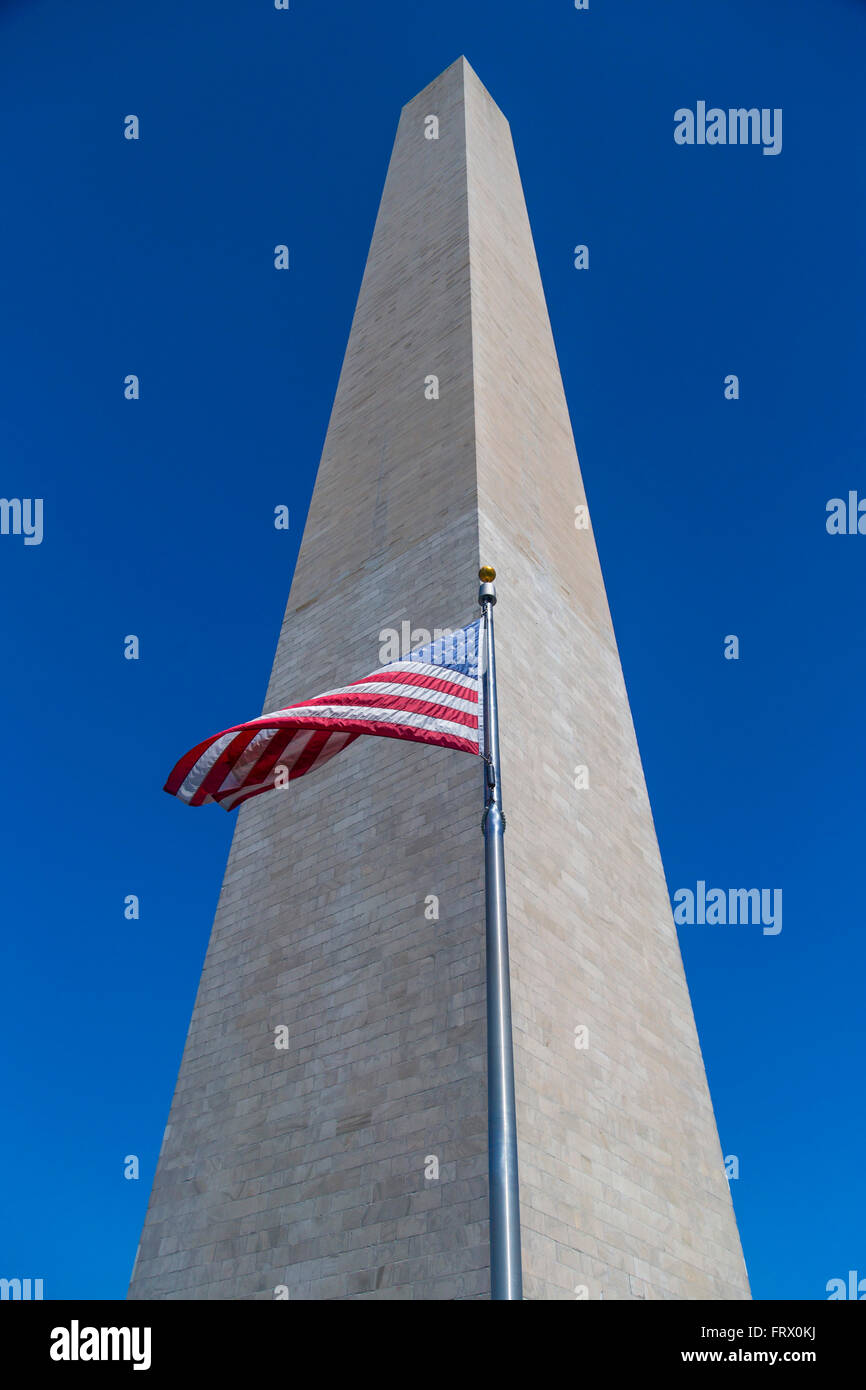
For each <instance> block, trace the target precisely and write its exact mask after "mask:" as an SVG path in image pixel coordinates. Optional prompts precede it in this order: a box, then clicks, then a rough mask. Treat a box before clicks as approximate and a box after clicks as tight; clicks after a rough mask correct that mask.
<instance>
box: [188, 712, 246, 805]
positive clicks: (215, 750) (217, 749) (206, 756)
mask: <svg viewBox="0 0 866 1390" xmlns="http://www.w3.org/2000/svg"><path fill="white" fill-rule="evenodd" d="M239 732H240V731H239V730H238V729H234V730H233V731H232V732H231V733H230V734H223V735H222V737H221V738H217V739H214V741H213V743H212V744H211V745H210V747H209V748H206V749H205V750H204V752H203V753H202V755H201V757H200V758H199V759H198V761H197V762H195V763H193V765H192V767H191V768H190V770H189V772H188V773H187V774H186V776H185V777H184V779H183V781H182V782H181V784H180V786H179V787H178V791H177V795H178V797H179V799H180V800H181V801H185V802H186V803H187V805H189V803H190V801H191V800H192V798H193V797H194V796H195V794H196V792H197V791H198V789H199V787H200V786H201V784H202V782H203V781H204V779H205V777H207V775H208V773H209V772H210V770H211V768H212V767H213V765H214V763H215V762H216V760H217V758H218V757H219V755H220V753H222V752H224V751H225V749H226V748H228V746H229V744H230V743H231V741H232V739H234V738H237V736H238V733H239Z"/></svg>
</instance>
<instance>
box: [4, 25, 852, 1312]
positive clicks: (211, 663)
mask: <svg viewBox="0 0 866 1390" xmlns="http://www.w3.org/2000/svg"><path fill="white" fill-rule="evenodd" d="M460 53H465V54H466V56H467V58H468V59H469V61H470V63H472V65H473V66H474V67H475V69H476V70H477V72H478V73H479V75H480V77H481V78H482V80H483V81H484V82H485V84H486V85H487V86H488V87H489V89H490V91H491V92H492V93H493V95H494V97H495V98H496V100H497V101H498V102H499V104H500V105H501V107H502V108H503V110H504V111H505V113H506V114H507V115H508V117H509V119H510V121H511V124H512V130H513V133H514V138H515V144H516V147H517V154H518V159H519V161H520V166H521V172H522V176H523V180H524V186H525V190H526V196H527V202H528V206H529V212H530V218H531V221H532V226H533V230H534V234H535V238H536V244H537V249H538V255H539V260H540V264H541V271H542V277H543V280H544V284H545V288H546V292H547V296H548V302H549V306H550V312H551V318H552V322H553V329H554V334H555V337H556V342H557V346H558V350H559V354H560V359H561V364H562V370H563V376H564V380H565V387H566V393H567V396H568V400H569V404H570V408H571V412H572V419H573V422H574V430H575V436H576V440H577V445H578V451H579V454H580V458H581V463H582V467H583V471H584V477H585V481H586V487H587V493H588V498H589V502H590V506H591V509H592V516H593V524H594V529H595V533H596V538H597V542H598V546H599V550H600V553H601V558H602V564H603V567H604V571H605V576H606V580H607V585H608V593H609V597H610V603H611V608H612V611H613V616H614V621H615V625H616V630H617V636H618V639H619V643H620V649H621V655H622V661H623V666H624V670H625V676H626V681H627V684H628V689H629V693H630V698H631V702H632V707H633V712H634V717H635V722H636V726H637V732H638V737H639V741H640V745H641V750H642V753H643V758H644V765H645V770H646V776H647V782H648V785H649V791H650V796H651V800H652V804H653V809H654V813H655V817H656V824H657V829H658V834H659V840H660V843H661V849H662V855H663V859H664V864H665V869H666V873H667V877H668V884H669V886H670V889H671V892H673V891H674V890H675V889H676V888H678V887H680V886H692V887H694V885H695V883H696V881H697V880H698V879H704V880H706V881H707V883H708V884H710V885H713V886H717V885H718V886H723V887H740V886H742V887H751V886H762V887H769V888H776V887H780V888H782V889H783V893H784V925H783V930H782V932H781V934H779V935H778V936H774V937H770V936H763V935H762V934H761V933H760V931H759V930H757V929H755V928H730V927H729V928H711V927H699V926H694V927H683V928H681V929H680V940H681V944H682V948H683V953H684V959H685V964H686V969H687V973H688V979H689V985H690V988H691V991H692V998H693V1002H694V1007H695V1014H696V1018H697V1023H698V1028H699V1032H700V1036H701V1042H702V1046H703V1050H704V1056H705V1060H706V1065H707V1071H708V1074H709V1080H710V1085H711V1089H712V1094H713V1099H714V1103H715V1107H716V1113H717V1117H718V1122H719V1130H720V1137H721V1141H722V1147H723V1150H724V1152H725V1153H726V1154H736V1155H737V1156H738V1158H739V1161H740V1177H739V1179H738V1180H737V1181H736V1182H734V1183H733V1184H732V1187H733V1193H734V1200H735V1204H736V1210H737V1217H738V1220H739V1225H740V1231H741V1234H742V1238H743V1244H744V1248H745V1253H746V1259H747V1263H748V1268H749V1272H750V1275H751V1278H752V1283H753V1289H754V1293H755V1295H756V1297H758V1298H767V1297H781V1298H822V1297H825V1296H826V1294H825V1292H824V1288H825V1284H826V1282H827V1280H828V1279H830V1278H832V1277H834V1276H842V1277H845V1275H846V1272H847V1271H848V1270H849V1269H851V1268H857V1269H858V1270H859V1271H860V1273H861V1275H866V1239H864V1220H863V1218H864V1197H863V1153H864V1146H866V1131H864V1120H863V1113H862V1088H863V1063H864V1048H863V1006H862V1000H863V978H864V968H866V934H864V924H863V907H862V903H863V862H864V855H863V819H864V818H863V780H864V779H863V770H864V739H863V731H864V715H863V690H864V683H866V638H864V623H863V607H864V569H866V536H842V537H838V536H837V537H831V536H829V535H828V534H827V532H826V529H825V505H826V502H827V500H828V499H829V498H831V497H836V496H846V495H847V492H848V490H849V489H859V490H860V491H861V492H862V493H863V494H864V495H866V467H864V418H863V382H864V378H866V352H864V335H866V328H864V324H866V315H864V289H866V285H864V280H866V273H864V259H863V252H862V244H863V228H864V223H866V217H864V212H866V209H864V206H863V203H864V197H863V186H864V185H863V169H864V135H863V131H864V99H863V82H862V72H863V64H864V56H866V6H864V5H863V4H862V3H855V0H822V3H821V4H820V5H819V4H815V3H813V2H812V0H716V3H714V4H712V5H709V4H703V5H697V4H695V3H694V0H665V3H664V4H645V3H638V0H625V2H623V0H620V2H619V3H614V0H591V3H590V9H589V10H588V11H587V12H577V11H575V9H574V8H573V4H572V3H571V0H545V2H544V3H535V4H528V3H514V2H513V0H512V2H511V3H506V2H505V0H497V2H496V3H494V0H476V3H474V4H467V3H466V0H437V3H436V4H435V5H434V6H429V5H414V4H407V3H406V0H381V2H380V3H375V2H374V0H365V3H363V4H359V3H350V2H349V0H329V3H327V4H323V3H321V0H292V7H291V10H290V11H289V12H288V13H280V12H277V11H275V10H274V8H273V5H272V3H271V0H243V3H241V2H240V0H235V3H229V0H186V3H184V4H182V5H179V4H177V0H148V3H147V4H146V5H123V4H117V3H115V0H88V3H85V4H79V5H68V4H61V3H59V0H30V3H23V0H22V3H14V0H6V3H2V0H0V121H2V143H3V149H4V169H3V187H4V194H5V198H4V206H5V210H4V216H3V221H2V228H0V242H2V256H0V279H2V303H3V335H2V337H3V361H2V371H0V400H2V430H3V443H2V470H0V494H2V495H3V496H6V497H42V498H44V506H45V519H44V540H43V543H42V544H41V545H40V546H30V547H25V546H24V545H23V543H22V539H21V538H20V537H13V536H0V593H2V595H3V601H2V609H0V642H2V648H0V650H2V654H3V659H4V663H3V664H4V680H3V682H2V693H0V705H2V711H3V727H4V729H5V741H4V759H3V768H4V782H5V795H4V796H3V802H2V809H0V820H2V845H3V851H4V853H3V863H4V867H3V874H2V891H0V903H2V917H3V927H4V930H3V934H2V952H3V959H2V969H0V991H2V993H0V1007H2V1015H3V1028H4V1034H5V1040H6V1046H5V1048H4V1049H3V1060H2V1095H3V1106H2V1120H0V1127H2V1156H0V1169H2V1184H0V1189H2V1196H0V1207H2V1210H0V1275H5V1276H7V1277H11V1276H19V1277H26V1276H31V1277H42V1278H44V1280H45V1293H46V1296H47V1297H66V1296H70V1297H74V1296H83V1297H90V1298H94V1297H108V1298H112V1297H118V1298H119V1297H123V1295H124V1294H125V1290H126V1285H127V1281H128V1277H129V1273H130V1269H131V1266H132V1261H133V1257H134V1254H135V1249H136V1244H137V1242H138V1238H139V1233H140V1228H141V1223H142V1219H143V1216H144V1211H145V1207H146V1203H147V1197H148V1193H149V1188H150V1182H151V1178H152V1175H153V1170H154V1165H155V1162H156V1156H157V1151H158V1147H159V1144H160V1141H161V1137H162V1132H163V1127H164V1124H165V1120H166V1117H167V1113H168V1107H169V1103H170V1099H171V1094H172V1090H173V1086H174V1081H175V1077H176V1073H177V1067H178V1064H179V1060H180V1055H181V1050H182V1046H183V1041H184V1037H185V1033H186V1028H187V1024H188V1021H189V1015H190V1011H191V1008H192V1003H193V998H194V994H195V989H196V985H197V982H198V977H199V971H200V968H201V964H202V960H203V956H204V951H205V947H206V943H207V937H208V933H209V930H210V925H211V920H212V916H213V911H214V907H215V904H216V898H217V893H218V890H219V886H220V881H221V877H222V871H223V867H224V863H225V859H226V855H227V852H228V847H229V840H230V836H231V832H232V826H233V818H230V817H228V816H224V815H222V814H221V813H219V812H218V811H216V810H212V811H205V812H201V813H198V814H192V813H190V812H189V811H187V810H186V809H185V808H184V807H182V806H180V805H179V804H176V803H173V802H172V801H171V800H169V798H168V797H166V796H165V795H164V794H163V792H162V791H161V786H162V782H163V780H164V778H165V775H166V773H167V771H168V770H169V768H170V767H171V765H172V763H173V762H174V760H175V759H176V757H177V756H178V755H179V754H180V753H182V752H184V751H185V749H186V748H187V747H188V746H189V745H190V743H192V742H194V741H195V740H197V739H198V738H203V737H205V736H206V735H207V734H209V733H211V732H212V731H213V730H215V729H218V728H222V727H225V726H226V725H227V724H230V723H233V722H236V720H237V719H239V718H245V717H249V716H251V715H254V714H256V713H258V712H259V710H260V709H261V704H262V699H263V697H264V691H265V687H266V682H267V677H268V674H269V670H270V664H271V659H272V655H273V651H274V647H275V643H276V638H277V633H278V630H279V625H280V621H281V618H282V613H283V607H284V604H285V599H286V596H287V593H288V589H289V584H290V580H291V575H292V568H293V564H294V561H295V556H296V552H297V546H298V543H299V539H300V534H301V530H302V524H303V518H304V515H305V511H306V507H307V503H308V500H309V495H310V491H311V488H312V483H313V478H314V474H315V469H316V466H317V463H318V458H319V454H320V451H321V446H322V440H323V437H324V432H325V427H326V424H327V419H328V413H329V410H330V406H331V401H332V398H333V393H334V389H335V386H336V381H337V375H338V372H339V367H340V363H341V360H342V354H343V350H344V347H345V343H346V339H347V336H348V330H349V325H350V321H351V316H352V312H353V309H354V304H355V299H356V295H357V291H358V287H359V284H360V278H361V273H362V270H363V265H364V260H365V257H366V253H367V249H368V246H369V241H370V235H371V232H372V227H373V221H374V217H375V212H376V208H377V205H378V200H379V196H380V193H381V188H382V184H383V181H384V176H385V170H386V166H387V160H388V156H389V153H390V148H391V143H392V140H393V136H394V131H395V128H396V122H397V118H398V115H399V110H400V107H401V105H402V104H403V103H404V102H405V101H407V100H408V99H409V98H411V97H412V96H413V95H414V94H415V92H416V91H418V90H419V89H420V88H421V87H423V86H425V85H426V83H427V82H428V81H430V80H431V79H432V78H433V77H434V76H435V75H436V74H437V73H438V72H439V71H441V70H442V69H443V68H444V67H446V66H447V65H448V64H449V63H451V62H452V61H453V60H454V59H455V58H456V57H457V56H458V55H459V54H460ZM699 100H706V101H707V103H708V104H709V105H711V106H712V105H718V106H720V107H723V108H728V107H731V106H747V107H749V106H757V107H768V108H776V107H781V108H782V109H783V112H784V122H783V149H782V153H781V154H780V155H779V156H777V157H766V156H763V155H762V154H761V151H760V149H754V148H751V147H749V148H739V147H734V148H731V147H724V148H722V147H720V148H711V147H706V146H705V147H702V148H701V147H692V148H689V147H680V146H678V145H676V144H675V143H674V139H673V128H674V122H673V113H674V111H675V110H676V109H677V108H679V107H682V106H690V107H692V108H694V107H695V105H696V103H697V102H698V101H699ZM130 113H135V114H137V115H138V116H139V117H140V120H141V139H140V140H139V141H138V142H137V143H134V142H129V141H126V140H124V139H123V126H122V123H123V118H124V116H125V115H127V114H130ZM281 242H285V243H287V244H288V245H289V246H290V247H291V254H292V269H291V270H290V271H289V272H288V273H283V274H281V273H278V272H276V271H275V270H274V268H273V247H274V246H275V245H276V244H277V243H281ZM576 243H586V244H588V245H589V247H590V269H589V271H588V272H578V271H576V270H575V269H574V268H573V265H572V248H573V247H574V245H575V244H576ZM131 372H134V373H136V374H138V375H139V376H140V378H141V383H142V385H141V400H140V401H138V402H134V403H131V402H127V401H125V400H124V399H123V394H122V383H123V379H124V377H125V376H126V374H127V373H131ZM732 372H733V373H736V374H737V375H738V376H739V378H740V389H741V397H740V399H739V400H738V401H736V402H730V401H726V400H725V399H724V396H723V379H724V377H725V376H726V375H727V374H728V373H732ZM278 503H285V504H286V505H288V506H289V507H290V509H291V514H292V527H291V530H290V532H289V533H288V534H284V533H281V532H277V531H275V530H274V528H273V525H272V516H273V508H274V506H275V505H277V504H278ZM458 616H459V615H458ZM442 620H443V623H448V622H453V621H455V618H454V615H449V614H443V615H442ZM128 633H136V634H138V635H139V636H140V639H141V659H140V660H139V661H138V662H128V661H125V660H124V659H123V656H122V641H123V638H124V636H125V635H126V634H128ZM729 633H735V634H737V635H738V636H739V638H740V644H741V655H740V660H739V661H737V662H733V661H726V660H724V659H723V655H722V648H723V639H724V637H725V635H726V634H729ZM346 674H347V676H351V675H353V674H357V673H353V672H347V673H346ZM130 893H135V894H138V895H140V899H141V919H140V921H138V922H128V921H125V920H124V915H123V905H124V897H125V895H127V894H130ZM127 1154H137V1155H138V1156H139V1158H140V1160H141V1179H140V1180H139V1181H138V1182H130V1181H126V1180H124V1178H123V1160H124V1156H125V1155H127Z"/></svg>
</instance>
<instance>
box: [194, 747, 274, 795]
mask: <svg viewBox="0 0 866 1390" xmlns="http://www.w3.org/2000/svg"><path fill="white" fill-rule="evenodd" d="M257 733H258V730H257V729H241V731H240V733H238V734H235V737H234V738H233V739H232V741H231V743H230V744H228V746H227V747H226V748H224V749H223V751H222V752H221V753H220V755H219V757H218V758H217V760H216V762H215V763H214V765H213V767H212V768H211V770H210V772H209V773H208V774H207V775H206V776H205V777H204V778H203V779H202V781H201V782H199V784H198V786H197V787H196V789H195V791H194V792H193V794H192V796H191V797H190V801H189V804H190V806H203V805H204V803H205V799H206V798H207V797H208V796H209V795H211V794H212V793H213V792H215V791H218V790H219V788H220V787H221V786H222V784H223V782H224V781H225V779H226V777H227V776H228V774H229V773H230V772H231V770H232V768H233V767H234V765H235V763H236V762H237V760H238V758H239V757H240V755H241V753H243V751H244V749H245V748H246V746H247V744H249V743H252V741H253V739H254V738H255V736H256V734H257Z"/></svg>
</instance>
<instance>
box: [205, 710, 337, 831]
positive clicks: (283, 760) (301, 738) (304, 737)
mask: <svg viewBox="0 0 866 1390" xmlns="http://www.w3.org/2000/svg"><path fill="white" fill-rule="evenodd" d="M271 732H272V734H273V733H274V732H276V731H275V730H272V731H271ZM318 732H319V731H318V729H299V730H298V732H297V734H296V735H295V737H294V738H293V739H292V740H291V741H290V742H289V743H287V744H286V746H285V748H284V749H283V751H282V753H281V754H280V757H279V761H278V762H276V763H275V764H274V766H273V767H272V768H271V770H270V772H269V773H268V775H267V777H266V778H265V780H264V781H263V782H253V783H252V784H251V785H250V786H249V787H238V788H237V790H232V792H231V795H230V796H227V797H223V796H222V794H221V793H222V790H223V787H225V786H226V785H227V783H228V778H226V780H225V782H223V786H222V787H220V789H219V793H218V794H217V795H218V796H219V802H220V805H221V806H225V807H226V809H227V810H229V811H230V810H231V808H232V807H233V806H234V804H235V802H236V801H237V799H238V797H240V796H246V794H247V792H251V791H259V790H261V789H263V788H265V787H272V786H273V785H274V780H275V778H276V775H277V768H285V769H286V771H288V772H291V770H292V768H293V767H294V766H295V763H296V762H297V761H298V758H299V757H300V756H301V754H302V753H303V751H304V749H305V748H306V746H307V744H308V743H309V741H310V739H311V738H315V736H316V734H317V733H318ZM328 743H330V739H329V740H328ZM325 747H327V744H325ZM317 762H318V758H317V759H316V760H315V762H313V763H312V764H311V766H313V767H315V766H316V763H317ZM307 771H309V768H308V769H307Z"/></svg>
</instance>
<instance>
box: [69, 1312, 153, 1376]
mask: <svg viewBox="0 0 866 1390" xmlns="http://www.w3.org/2000/svg"><path fill="white" fill-rule="evenodd" d="M150 1335H151V1330H150V1328H149V1327H81V1326H80V1325H79V1322H78V1319H77V1318H73V1319H72V1322H71V1324H70V1325H69V1327H54V1328H52V1330H51V1346H50V1348H49V1355H50V1357H51V1360H52V1361H131V1362H132V1363H133V1365H132V1369H133V1370H134V1371H149V1370H150Z"/></svg>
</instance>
